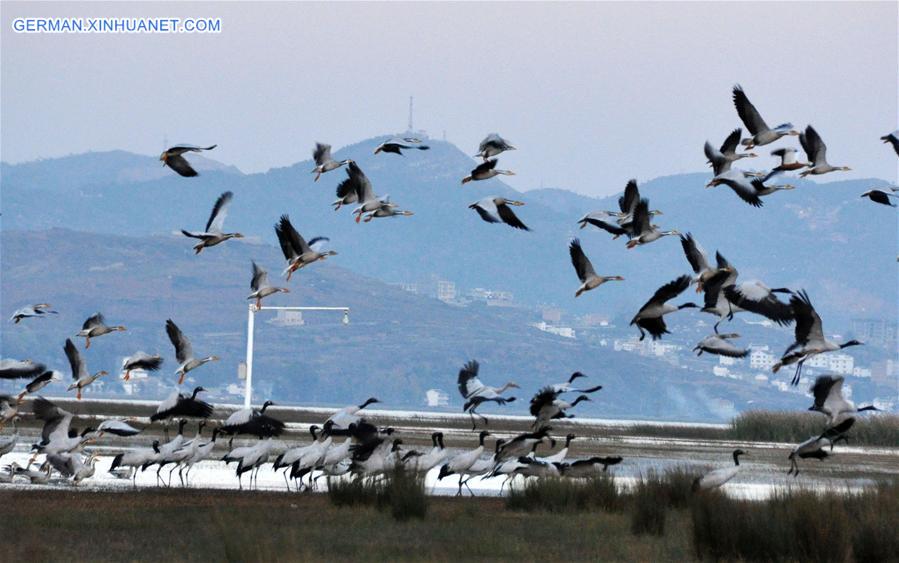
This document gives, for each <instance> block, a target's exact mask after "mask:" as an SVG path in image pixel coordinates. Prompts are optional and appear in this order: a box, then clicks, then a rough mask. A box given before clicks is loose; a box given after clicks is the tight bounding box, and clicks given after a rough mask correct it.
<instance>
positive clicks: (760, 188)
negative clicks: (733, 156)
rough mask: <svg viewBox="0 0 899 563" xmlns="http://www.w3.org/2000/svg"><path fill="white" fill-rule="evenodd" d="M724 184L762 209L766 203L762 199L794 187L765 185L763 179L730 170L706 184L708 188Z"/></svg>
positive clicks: (744, 199)
mask: <svg viewBox="0 0 899 563" xmlns="http://www.w3.org/2000/svg"><path fill="white" fill-rule="evenodd" d="M721 184H724V185H725V186H727V187H728V188H730V189H732V190H733V191H734V193H735V194H737V195H738V196H739V197H740V199H742V200H743V201H745V202H746V203H748V204H749V205H751V206H753V207H762V206H763V205H764V203H763V202H762V200H761V198H762V197H764V196H768V195H771V194H773V193H774V192H776V191H779V190H792V189H793V188H794V187H793V186H792V185H790V184H778V185H765V182H764V181H763V180H762V179H761V178H752V177H747V176H746V175H745V174H744V173H743V172H740V171H737V170H729V171H727V172H725V173H723V174H722V175H720V176H715V177H714V178H712V180H711V181H710V182H709V183H708V184H706V186H705V187H706V188H714V187H715V186H720V185H721Z"/></svg>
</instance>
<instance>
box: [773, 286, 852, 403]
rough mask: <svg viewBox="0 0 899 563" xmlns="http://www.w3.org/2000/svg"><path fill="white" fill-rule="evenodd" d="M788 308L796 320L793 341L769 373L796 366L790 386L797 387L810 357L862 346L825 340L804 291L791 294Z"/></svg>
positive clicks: (822, 329) (817, 317) (818, 318)
mask: <svg viewBox="0 0 899 563" xmlns="http://www.w3.org/2000/svg"><path fill="white" fill-rule="evenodd" d="M790 307H791V308H792V309H793V316H794V317H795V319H796V329H795V341H794V342H793V343H792V344H790V346H789V347H788V348H787V350H786V351H785V352H784V353H783V356H782V357H781V358H780V361H778V362H777V363H776V364H774V366H773V367H772V368H771V371H772V372H774V373H777V372H778V370H780V368H782V367H783V366H788V365H792V364H796V374H795V375H794V376H793V380H792V382H791V384H792V385H799V380H800V377H801V375H802V365H803V364H804V363H805V361H806V360H808V359H809V358H811V357H812V356H817V355H818V354H823V353H825V352H834V351H836V350H842V349H843V348H848V347H850V346H860V345H861V344H862V343H861V342H859V341H858V340H848V341H846V342H843V343H838V342H834V341H832V340H829V339H828V338H826V337H825V336H824V326H823V323H822V322H821V317H820V316H819V315H818V312H817V311H815V308H814V307H813V306H812V302H811V300H810V299H809V297H808V294H807V293H806V292H805V291H804V290H803V291H799V292H797V293H794V294H793V296H792V297H791V298H790Z"/></svg>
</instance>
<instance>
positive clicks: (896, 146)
mask: <svg viewBox="0 0 899 563" xmlns="http://www.w3.org/2000/svg"><path fill="white" fill-rule="evenodd" d="M880 140H881V141H883V142H884V143H889V144H891V145H893V150H894V151H896V154H897V155H899V129H897V130H895V131H893V132H892V133H890V134H888V135H884V136H883V137H881V138H880Z"/></svg>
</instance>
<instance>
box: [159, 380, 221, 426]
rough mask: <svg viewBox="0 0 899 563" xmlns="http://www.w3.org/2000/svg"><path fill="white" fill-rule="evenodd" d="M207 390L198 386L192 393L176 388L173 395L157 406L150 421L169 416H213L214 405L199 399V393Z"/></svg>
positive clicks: (203, 417) (164, 418) (204, 417)
mask: <svg viewBox="0 0 899 563" xmlns="http://www.w3.org/2000/svg"><path fill="white" fill-rule="evenodd" d="M203 391H205V389H203V388H202V387H196V388H194V390H193V393H191V394H190V395H187V394H184V393H181V392H180V391H179V390H177V389H175V390H174V391H173V392H172V394H171V395H169V396H168V397H166V399H165V400H164V401H162V402H161V403H159V406H158V407H156V412H155V413H153V414H152V415H151V416H150V422H156V421H159V420H166V419H169V418H202V419H206V418H209V417H210V416H212V405H210V404H209V403H207V402H206V401H203V400H201V399H197V395H198V394H200V393H202V392H203Z"/></svg>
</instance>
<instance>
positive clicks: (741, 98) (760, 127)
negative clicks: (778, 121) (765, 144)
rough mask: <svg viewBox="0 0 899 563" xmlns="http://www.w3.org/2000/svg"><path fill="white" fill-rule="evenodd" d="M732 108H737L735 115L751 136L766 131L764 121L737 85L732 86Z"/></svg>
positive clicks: (766, 127)
mask: <svg viewBox="0 0 899 563" xmlns="http://www.w3.org/2000/svg"><path fill="white" fill-rule="evenodd" d="M734 106H736V108H737V115H739V116H740V120H741V121H742V122H743V125H745V126H746V129H748V130H749V132H750V133H751V134H753V135H756V134H758V133H759V132H760V131H767V130H768V124H767V123H765V120H764V119H762V116H761V115H760V114H759V112H758V110H757V109H755V106H754V105H752V102H750V101H749V98H747V97H746V93H745V92H744V91H743V87H742V86H740V85H739V84H737V85H736V86H734Z"/></svg>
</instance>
